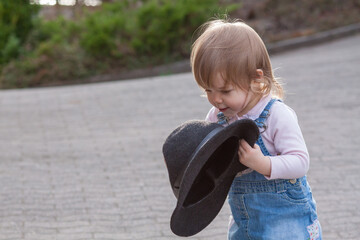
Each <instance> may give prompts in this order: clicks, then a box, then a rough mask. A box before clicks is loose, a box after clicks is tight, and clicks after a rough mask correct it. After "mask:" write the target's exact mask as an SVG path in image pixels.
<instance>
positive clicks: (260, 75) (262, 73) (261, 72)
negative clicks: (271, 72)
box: [256, 69, 264, 79]
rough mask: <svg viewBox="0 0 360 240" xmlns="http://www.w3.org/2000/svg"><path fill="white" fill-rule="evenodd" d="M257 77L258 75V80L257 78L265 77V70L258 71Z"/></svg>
mask: <svg viewBox="0 0 360 240" xmlns="http://www.w3.org/2000/svg"><path fill="white" fill-rule="evenodd" d="M256 75H257V78H256V79H259V78H262V77H264V72H263V70H261V69H256Z"/></svg>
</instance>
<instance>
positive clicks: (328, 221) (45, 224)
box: [0, 35, 360, 240]
mask: <svg viewBox="0 0 360 240" xmlns="http://www.w3.org/2000/svg"><path fill="white" fill-rule="evenodd" d="M359 42H360V36H359V35H357V36H353V37H350V38H345V39H341V40H338V41H336V42H330V43H326V44H323V45H320V46H315V47H310V48H304V49H299V50H295V51H291V52H288V53H283V54H281V55H276V56H274V57H273V66H274V67H275V68H279V69H278V70H277V71H276V73H277V75H279V76H281V77H282V78H283V79H284V80H285V81H286V82H287V84H286V85H285V87H286V89H287V93H288V94H287V99H286V102H287V103H288V104H289V105H290V106H292V107H293V108H294V109H295V110H296V112H297V114H298V117H299V121H300V125H301V127H302V130H303V133H304V137H305V139H306V141H307V145H308V148H309V151H310V154H311V160H312V161H311V169H310V171H309V174H308V176H309V181H310V183H311V185H312V187H313V193H314V195H315V198H316V200H317V202H318V208H319V217H320V220H321V223H322V226H323V231H324V233H323V234H324V239H327V240H331V239H358V236H360V228H359V226H360V207H359V200H360V184H359V180H360V177H359V175H360V151H359V146H360V137H359V134H360V121H359V119H360V77H359V76H360V68H359V65H360V45H359ZM200 95H201V92H200V90H198V88H197V87H196V85H195V82H194V80H193V79H192V75H191V74H190V73H186V74H179V75H172V76H165V77H156V78H147V79H139V80H136V81H134V80H132V81H119V82H107V83H100V84H89V85H80V86H66V87H56V88H41V89H27V90H8V91H0V136H1V137H0V152H1V161H0V240H3V239H29V240H30V239H33V240H42V239H46V240H53V239H59V240H60V239H61V240H72V239H103V240H110V239H114V240H115V239H116V240H121V239H154V240H155V239H156V240H161V239H180V238H178V237H176V236H174V235H173V234H172V233H171V231H170V229H169V218H170V215H171V212H172V210H173V208H174V206H175V198H174V196H173V194H172V192H171V189H170V186H169V183H168V177H167V171H166V169H165V165H164V162H163V159H162V153H161V147H162V144H163V141H164V139H165V138H166V136H167V135H168V134H169V133H170V132H171V131H172V130H173V129H174V128H175V127H176V126H177V125H179V124H180V123H182V122H184V121H185V120H188V119H203V118H204V116H205V114H206V113H207V111H208V108H209V104H208V103H207V101H206V99H205V98H202V97H200ZM228 213H229V208H228V206H227V205H225V206H224V208H223V210H222V211H221V213H220V214H219V216H218V217H217V218H216V219H215V221H213V222H212V223H211V225H210V226H209V227H207V228H206V229H205V230H204V231H202V232H201V233H200V234H198V235H196V236H194V237H192V238H189V239H198V240H205V239H219V240H220V239H221V240H223V239H225V236H226V226H227V219H228Z"/></svg>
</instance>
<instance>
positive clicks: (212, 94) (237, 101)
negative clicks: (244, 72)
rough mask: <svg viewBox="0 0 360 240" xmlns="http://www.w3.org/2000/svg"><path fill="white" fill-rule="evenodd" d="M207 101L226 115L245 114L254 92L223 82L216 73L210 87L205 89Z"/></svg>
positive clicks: (251, 104)
mask: <svg viewBox="0 0 360 240" xmlns="http://www.w3.org/2000/svg"><path fill="white" fill-rule="evenodd" d="M205 91H206V94H207V98H208V101H209V102H210V103H211V104H212V105H213V106H214V107H216V108H218V109H219V111H220V112H223V113H224V115H225V116H227V117H233V116H235V115H238V116H242V115H244V114H246V113H247V112H248V111H249V110H250V109H251V108H252V107H253V105H255V104H253V102H254V101H253V100H254V98H255V95H254V93H253V92H252V91H251V90H250V89H249V90H248V91H246V90H243V89H240V88H239V87H237V86H234V85H231V84H227V85H226V84H225V80H224V79H223V78H222V77H221V74H218V75H217V77H216V78H215V79H214V80H213V82H212V87H211V88H208V89H205Z"/></svg>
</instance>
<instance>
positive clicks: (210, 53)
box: [190, 20, 284, 98]
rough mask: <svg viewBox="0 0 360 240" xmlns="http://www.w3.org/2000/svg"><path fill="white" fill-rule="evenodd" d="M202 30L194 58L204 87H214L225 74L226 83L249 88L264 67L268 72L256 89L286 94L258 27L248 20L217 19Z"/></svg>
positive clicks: (267, 92)
mask: <svg viewBox="0 0 360 240" xmlns="http://www.w3.org/2000/svg"><path fill="white" fill-rule="evenodd" d="M200 32H201V35H200V36H199V37H198V38H197V39H196V41H195V42H194V43H193V46H192V51H191V58H190V61H191V67H192V72H193V74H194V77H195V80H196V82H197V84H198V85H199V86H200V87H202V88H204V89H207V88H210V87H211V86H212V80H213V79H214V78H215V77H216V76H217V74H221V77H222V78H223V79H224V80H225V83H226V84H233V85H235V86H237V87H240V88H241V89H245V90H248V89H249V88H250V87H252V85H251V81H252V80H256V79H258V78H259V75H258V73H257V69H261V70H262V71H263V74H264V75H263V77H262V78H260V79H262V81H261V84H260V87H259V88H258V89H256V91H255V92H256V93H258V94H262V95H267V94H269V93H272V94H273V95H274V96H276V97H278V98H282V97H283V94H284V91H283V88H282V86H281V84H280V83H279V81H278V80H277V79H276V78H275V77H274V74H273V71H272V67H271V62H270V58H269V54H268V52H267V50H266V47H265V44H264V42H263V41H262V39H261V38H260V36H259V35H258V34H257V33H256V32H255V30H254V29H252V28H251V27H250V26H248V25H247V24H245V23H244V22H239V21H234V22H229V21H228V20H213V21H209V22H207V23H205V24H203V25H202V26H201V27H200ZM253 90H254V89H253Z"/></svg>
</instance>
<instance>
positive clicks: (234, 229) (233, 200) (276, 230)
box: [228, 99, 322, 240]
mask: <svg viewBox="0 0 360 240" xmlns="http://www.w3.org/2000/svg"><path fill="white" fill-rule="evenodd" d="M275 101H276V99H272V100H271V101H270V102H269V103H268V104H267V106H266V107H265V109H264V110H263V112H262V113H261V114H260V116H259V118H258V119H256V120H255V122H256V124H257V125H258V127H259V128H260V130H264V129H265V130H266V126H265V122H266V119H267V117H268V114H269V111H270V108H271V106H272V104H273V103H274V102H275ZM257 144H258V145H259V146H260V148H261V151H262V152H263V154H264V155H266V156H269V155H270V154H269V152H268V150H267V149H266V147H265V145H264V143H263V140H262V138H261V135H260V136H259V139H258V141H257ZM229 204H230V208H231V212H232V217H233V221H234V222H233V224H232V225H231V226H230V227H229V232H228V239H229V240H243V239H244V240H245V239H252V240H253V239H259V240H260V239H266V240H270V239H274V240H283V239H284V240H288V239H289V240H305V239H310V240H315V239H322V237H321V227H320V223H319V221H318V219H317V213H316V203H315V200H314V199H313V197H312V193H311V189H310V186H309V184H308V182H307V180H306V176H304V177H302V178H299V179H290V180H289V179H275V180H267V179H266V178H265V177H264V176H263V175H262V174H260V173H258V172H256V171H252V172H250V173H247V174H244V175H241V176H239V177H236V178H235V179H234V182H233V184H232V186H231V189H230V191H229Z"/></svg>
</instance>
